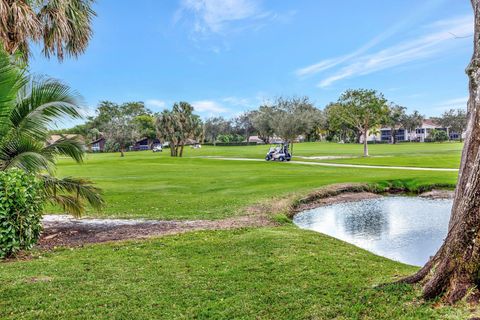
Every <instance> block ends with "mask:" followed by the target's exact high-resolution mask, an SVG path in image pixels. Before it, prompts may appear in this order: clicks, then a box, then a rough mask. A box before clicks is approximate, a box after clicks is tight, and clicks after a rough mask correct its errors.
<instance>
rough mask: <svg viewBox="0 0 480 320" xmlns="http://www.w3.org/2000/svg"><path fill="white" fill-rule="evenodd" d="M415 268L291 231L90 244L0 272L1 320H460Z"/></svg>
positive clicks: (5, 267)
mask: <svg viewBox="0 0 480 320" xmlns="http://www.w3.org/2000/svg"><path fill="white" fill-rule="evenodd" d="M415 270H416V268H414V267H410V266H406V265H403V264H400V263H396V262H393V261H391V260H388V259H385V258H381V257H378V256H375V255H373V254H370V253H368V252H366V251H364V250H361V249H359V248H356V247H353V246H352V245H349V244H346V243H344V242H341V241H338V240H335V239H333V238H330V237H327V236H323V235H320V234H318V233H314V232H309V231H304V230H299V229H297V228H295V227H293V226H284V227H277V228H257V229H242V230H234V231H208V232H195V233H188V234H183V235H179V236H168V237H164V238H158V239H151V240H145V241H138V242H126V243H116V244H107V245H93V246H87V247H84V248H81V249H75V250H63V251H59V252H55V253H49V254H46V255H44V256H43V257H41V258H37V259H34V260H32V261H19V262H14V263H12V262H10V263H3V264H0V283H1V284H2V285H1V286H0V318H1V319H464V318H466V314H465V310H464V309H463V308H461V307H458V308H450V307H443V308H434V307H433V304H432V303H424V302H421V301H419V299H418V291H416V290H414V288H412V287H410V286H405V285H388V286H386V287H384V288H382V289H380V288H376V286H377V285H379V284H382V283H386V282H391V281H393V280H394V279H397V278H398V277H399V276H402V275H407V274H410V273H412V272H414V271H415Z"/></svg>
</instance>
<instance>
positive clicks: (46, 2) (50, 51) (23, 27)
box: [0, 0, 95, 61]
mask: <svg viewBox="0 0 480 320" xmlns="http://www.w3.org/2000/svg"><path fill="white" fill-rule="evenodd" d="M92 3H93V0H0V42H1V43H2V44H3V48H4V49H5V51H6V52H7V53H8V54H10V55H14V54H16V55H18V56H19V57H21V58H22V59H23V60H24V61H27V60H28V57H29V55H30V43H31V42H35V43H42V44H43V54H44V55H45V56H46V57H50V56H52V55H54V56H57V58H58V59H59V60H63V58H64V57H65V56H73V57H77V56H78V55H79V54H81V53H83V52H85V50H86V48H87V45H88V42H89V40H90V38H91V37H92V29H91V22H92V18H93V17H94V16H95V12H94V11H93V10H92V7H91V6H92Z"/></svg>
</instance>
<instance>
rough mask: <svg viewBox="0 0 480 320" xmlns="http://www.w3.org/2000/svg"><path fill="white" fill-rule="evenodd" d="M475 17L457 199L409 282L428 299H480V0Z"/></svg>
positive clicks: (475, 3)
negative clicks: (434, 248)
mask: <svg viewBox="0 0 480 320" xmlns="http://www.w3.org/2000/svg"><path fill="white" fill-rule="evenodd" d="M471 2H472V6H473V10H474V14H475V31H474V53H473V56H472V60H471V62H470V64H469V66H468V67H467V70H466V73H467V75H468V77H469V90H470V97H469V100H468V127H467V133H466V139H465V145H464V147H463V152H462V159H461V164H460V171H459V175H458V183H457V188H456V190H455V199H454V202H453V207H452V214H451V217H450V223H449V226H448V234H447V237H446V238H445V241H444V243H443V245H442V246H441V247H440V249H439V250H438V252H437V253H436V254H435V256H434V257H433V258H431V259H430V261H429V262H428V263H427V264H426V265H425V266H424V267H423V268H422V269H421V270H420V271H418V272H417V273H416V274H415V275H412V276H410V277H408V278H405V279H403V280H402V281H403V282H406V283H416V282H421V283H422V284H423V296H424V297H425V298H427V299H431V298H435V297H438V296H442V297H443V299H444V301H445V302H447V303H450V304H452V303H455V302H457V301H458V300H460V299H462V298H464V297H465V296H466V295H467V294H468V297H469V298H470V299H472V300H477V299H478V294H479V291H478V289H477V284H478V283H479V280H480V274H479V271H480V150H479V146H480V88H479V86H478V84H479V78H480V69H479V63H480V51H479V50H480V39H479V37H480V7H479V5H480V0H471Z"/></svg>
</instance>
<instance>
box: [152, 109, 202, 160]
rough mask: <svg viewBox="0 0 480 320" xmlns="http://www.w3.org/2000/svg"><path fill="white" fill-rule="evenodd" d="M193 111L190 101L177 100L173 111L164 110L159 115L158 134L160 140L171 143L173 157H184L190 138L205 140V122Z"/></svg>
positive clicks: (198, 140) (157, 121)
mask: <svg viewBox="0 0 480 320" xmlns="http://www.w3.org/2000/svg"><path fill="white" fill-rule="evenodd" d="M193 111H194V109H193V107H192V106H191V105H190V104H189V103H188V102H176V103H175V104H174V105H173V107H172V110H171V111H170V110H164V111H163V112H162V113H160V114H159V115H158V116H157V120H156V127H157V136H158V138H159V140H160V141H162V142H168V143H169V145H170V155H171V156H172V157H182V156H183V149H184V146H185V144H187V143H188V141H189V140H195V141H196V142H200V141H201V140H203V136H204V128H203V123H202V121H201V119H200V117H199V116H198V115H195V114H193Z"/></svg>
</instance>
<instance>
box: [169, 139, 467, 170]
mask: <svg viewBox="0 0 480 320" xmlns="http://www.w3.org/2000/svg"><path fill="white" fill-rule="evenodd" d="M268 147H269V146H268V145H267V146H265V145H260V146H246V147H213V146H204V147H203V148H202V149H199V150H191V149H187V150H186V156H221V157H246V158H259V159H263V158H264V157H265V154H266V153H267V151H268ZM368 148H369V152H370V155H371V157H370V158H363V157H362V155H363V145H360V144H339V143H319V142H308V143H297V144H294V158H296V157H314V156H317V157H321V156H345V157H353V159H334V160H316V161H321V162H337V163H354V164H372V165H384V166H413V167H432V168H458V166H459V164H460V153H461V150H462V148H463V143H459V142H445V143H398V144H395V145H392V144H369V146H368ZM166 151H168V150H166ZM294 160H304V159H301V158H296V159H294Z"/></svg>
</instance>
